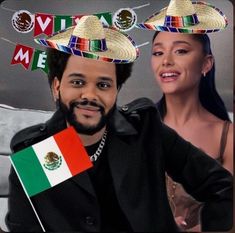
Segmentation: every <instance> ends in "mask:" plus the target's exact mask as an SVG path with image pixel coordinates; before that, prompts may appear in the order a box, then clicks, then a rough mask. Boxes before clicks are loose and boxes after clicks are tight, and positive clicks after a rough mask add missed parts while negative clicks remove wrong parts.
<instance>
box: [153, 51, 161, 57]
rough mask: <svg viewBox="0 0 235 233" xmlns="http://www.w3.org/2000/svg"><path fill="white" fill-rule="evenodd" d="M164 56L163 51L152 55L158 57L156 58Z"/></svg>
mask: <svg viewBox="0 0 235 233" xmlns="http://www.w3.org/2000/svg"><path fill="white" fill-rule="evenodd" d="M162 54H163V52H161V51H157V52H153V53H152V55H153V56H156V57H158V56H161V55H162Z"/></svg>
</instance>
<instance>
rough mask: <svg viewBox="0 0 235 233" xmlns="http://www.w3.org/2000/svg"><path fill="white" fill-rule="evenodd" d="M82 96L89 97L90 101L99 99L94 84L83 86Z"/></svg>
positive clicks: (83, 97)
mask: <svg viewBox="0 0 235 233" xmlns="http://www.w3.org/2000/svg"><path fill="white" fill-rule="evenodd" d="M81 98H82V99H87V100H89V101H96V100H97V91H96V87H94V86H93V85H87V86H86V87H83V88H82V94H81Z"/></svg>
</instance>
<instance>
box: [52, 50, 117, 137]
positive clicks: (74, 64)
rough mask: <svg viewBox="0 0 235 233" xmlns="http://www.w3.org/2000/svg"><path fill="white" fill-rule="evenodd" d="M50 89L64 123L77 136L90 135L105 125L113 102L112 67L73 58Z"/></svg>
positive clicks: (114, 79)
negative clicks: (61, 112)
mask: <svg viewBox="0 0 235 233" xmlns="http://www.w3.org/2000/svg"><path fill="white" fill-rule="evenodd" d="M52 88H53V93H54V95H55V96H56V98H57V99H59V102H60V108H61V110H62V111H63V112H64V114H65V116H66V119H67V122H68V123H69V124H70V125H73V126H74V127H75V128H76V130H77V131H78V133H82V134H89V135H92V134H94V133H96V132H98V131H99V130H101V129H102V128H103V127H104V126H105V124H106V121H107V118H108V117H109V116H110V115H111V113H112V110H113V108H114V106H115V103H116V98H117V93H118V91H117V82H116V67H115V64H114V63H108V62H102V61H96V60H92V59H87V58H82V57H79V56H74V55H72V56H70V58H69V59H68V62H67V65H66V68H65V70H64V73H63V76H62V79H61V81H59V80H58V79H57V78H55V79H54V81H53V85H52Z"/></svg>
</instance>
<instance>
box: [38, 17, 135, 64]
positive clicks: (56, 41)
mask: <svg viewBox="0 0 235 233" xmlns="http://www.w3.org/2000/svg"><path fill="white" fill-rule="evenodd" d="M34 40H35V41H36V42H37V43H39V44H41V45H43V46H46V47H49V48H54V49H57V50H59V51H62V52H65V53H70V54H74V55H77V56H82V57H85V58H91V59H96V60H102V61H107V62H114V63H130V62H133V61H134V60H135V59H136V58H137V57H138V55H139V50H138V48H137V47H136V46H135V43H134V41H133V40H132V39H131V38H130V37H129V36H128V35H126V34H124V33H122V32H120V31H118V30H117V29H115V28H111V27H105V26H103V25H102V22H101V21H100V20H99V18H98V17H97V16H94V15H87V16H83V17H82V18H81V19H80V20H79V21H78V23H77V25H76V26H72V27H70V28H67V29H65V30H62V31H59V32H57V33H55V34H53V35H52V36H49V37H47V38H43V39H40V38H35V39H34Z"/></svg>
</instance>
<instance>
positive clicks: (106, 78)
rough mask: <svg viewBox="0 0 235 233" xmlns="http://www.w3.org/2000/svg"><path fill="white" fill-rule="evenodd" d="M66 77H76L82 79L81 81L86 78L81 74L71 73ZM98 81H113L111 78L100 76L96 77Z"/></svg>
mask: <svg viewBox="0 0 235 233" xmlns="http://www.w3.org/2000/svg"><path fill="white" fill-rule="evenodd" d="M68 77H69V78H74V77H77V78H83V79H85V78H86V77H85V76H84V75H83V74H81V73H71V74H69V75H68ZM98 79H99V80H101V81H109V82H113V79H112V78H110V77H106V76H100V77H98Z"/></svg>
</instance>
